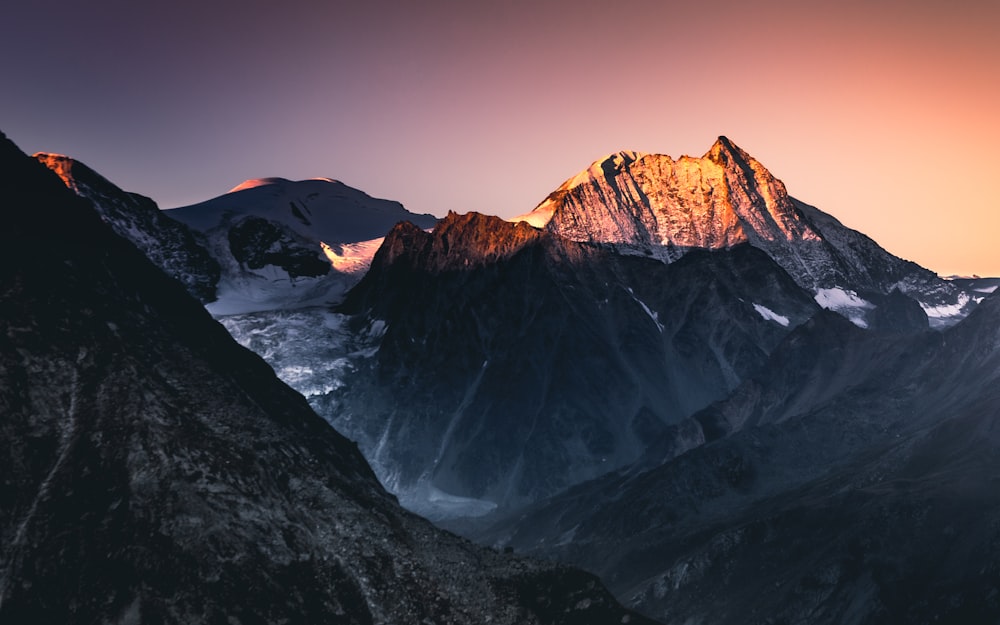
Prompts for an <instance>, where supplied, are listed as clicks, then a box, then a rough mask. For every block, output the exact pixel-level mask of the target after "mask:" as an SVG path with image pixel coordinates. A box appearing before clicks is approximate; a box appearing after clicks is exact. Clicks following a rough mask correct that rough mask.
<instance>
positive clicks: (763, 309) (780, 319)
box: [753, 304, 788, 328]
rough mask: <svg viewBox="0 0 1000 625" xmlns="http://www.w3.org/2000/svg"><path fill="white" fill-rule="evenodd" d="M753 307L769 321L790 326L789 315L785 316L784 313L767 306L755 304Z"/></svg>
mask: <svg viewBox="0 0 1000 625" xmlns="http://www.w3.org/2000/svg"><path fill="white" fill-rule="evenodd" d="M753 307H754V309H755V310H756V311H757V312H758V313H759V314H760V316H761V317H763V318H764V319H767V320H768V321H773V322H775V323H777V324H779V325H783V326H785V327H786V328H787V327H788V317H785V316H784V315H779V314H778V313H776V312H774V311H773V310H771V309H770V308H768V307H767V306H762V305H760V304H754V305H753Z"/></svg>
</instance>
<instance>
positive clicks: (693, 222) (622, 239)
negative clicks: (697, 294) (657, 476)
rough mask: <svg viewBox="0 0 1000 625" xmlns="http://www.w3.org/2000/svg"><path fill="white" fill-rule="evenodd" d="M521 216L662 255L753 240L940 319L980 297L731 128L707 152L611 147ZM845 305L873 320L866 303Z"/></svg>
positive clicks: (818, 273) (574, 235) (801, 278)
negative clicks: (836, 210)
mask: <svg viewBox="0 0 1000 625" xmlns="http://www.w3.org/2000/svg"><path fill="white" fill-rule="evenodd" d="M515 220H524V221H527V222H529V223H531V224H533V225H535V226H539V227H544V228H545V229H547V230H549V231H550V232H553V233H557V234H560V235H562V236H564V237H567V238H569V239H572V240H575V241H586V242H590V243H606V244H614V245H616V246H618V248H619V249H620V250H621V251H623V252H625V253H631V254H642V255H650V256H654V257H656V258H659V259H661V260H665V261H673V260H676V259H677V258H679V257H681V256H683V255H684V254H685V253H687V252H688V251H690V250H692V249H726V248H729V247H732V246H734V245H738V244H740V243H743V242H749V243H750V244H751V245H753V246H754V247H757V248H759V249H761V250H764V251H765V252H766V253H767V254H768V255H769V256H770V257H771V258H773V259H774V260H775V261H776V262H777V263H778V264H779V265H781V266H782V267H783V268H784V269H785V270H786V271H788V273H789V274H791V275H792V277H793V278H794V279H795V280H796V282H798V284H799V285H800V286H802V287H803V288H805V289H807V290H810V291H813V292H814V293H815V292H817V291H818V290H819V289H833V288H837V289H846V290H850V291H854V292H874V293H878V294H883V295H887V294H889V293H891V292H892V291H893V290H895V289H899V290H901V291H902V292H903V293H905V294H906V295H909V296H910V297H912V298H914V299H916V300H918V301H920V302H921V304H922V305H923V306H924V308H925V309H926V310H928V311H929V312H930V313H932V314H933V317H932V321H933V322H934V324H935V325H936V326H939V327H940V326H945V325H950V324H952V323H954V322H956V321H957V320H958V319H960V318H961V317H962V316H964V315H966V314H968V312H969V311H970V310H971V309H972V308H973V307H974V306H975V298H973V297H970V294H969V293H967V292H965V291H963V290H962V289H960V288H959V287H958V285H956V284H953V283H951V282H948V281H946V280H942V279H940V278H938V277H937V276H936V275H935V274H934V273H932V272H930V271H928V270H926V269H924V268H922V267H920V266H919V265H917V264H915V263H912V262H909V261H905V260H902V259H900V258H897V257H896V256H893V255H892V254H889V253H888V252H886V251H885V250H884V249H882V248H881V247H879V246H878V244H876V243H875V242H874V241H872V240H871V239H869V238H868V237H866V236H865V235H863V234H861V233H859V232H856V231H854V230H851V229H849V228H846V227H844V226H843V225H842V224H841V223H840V222H838V221H837V220H836V219H834V218H833V217H831V216H830V215H827V214H826V213H823V212H822V211H820V210H818V209H816V208H814V207H812V206H809V205H807V204H804V203H802V202H799V201H798V200H796V199H794V198H792V197H790V196H789V195H788V192H787V191H786V189H785V185H784V184H783V183H782V182H781V181H780V180H778V179H777V178H775V177H774V176H772V175H771V173H770V172H768V171H767V169H766V168H764V166H763V165H761V163H760V162H758V161H757V160H756V159H754V158H753V157H752V156H750V155H749V154H747V153H746V152H744V151H743V150H742V149H740V148H739V147H737V146H736V145H735V144H733V143H732V142H731V141H730V140H729V139H727V138H726V137H719V139H718V140H717V141H716V142H715V144H714V145H713V146H712V147H711V149H709V151H708V152H707V153H706V154H705V155H704V156H702V157H701V158H691V157H689V156H682V157H680V158H679V159H677V160H674V159H672V158H671V157H669V156H666V155H663V154H642V153H637V152H619V153H616V154H612V155H610V156H608V157H606V158H605V159H602V160H600V161H597V162H595V163H594V164H593V165H591V166H590V167H589V168H588V169H586V170H584V171H583V172H581V173H580V174H578V175H576V176H574V177H573V178H571V179H569V180H567V181H566V182H564V183H563V184H562V185H561V186H560V187H559V188H558V189H557V190H556V191H555V192H553V193H552V194H550V195H549V196H548V197H547V198H546V199H545V200H544V201H543V202H542V203H541V204H539V205H538V207H536V208H535V209H534V210H533V211H532V212H531V213H528V214H526V215H522V216H520V217H517V218H515ZM873 308H874V306H872V309H873ZM840 312H843V313H845V315H846V316H848V317H854V318H857V319H858V320H859V321H860V322H861V323H863V324H865V325H867V324H868V321H867V316H868V314H869V311H867V310H864V309H862V310H857V309H855V310H851V311H846V310H845V311H840Z"/></svg>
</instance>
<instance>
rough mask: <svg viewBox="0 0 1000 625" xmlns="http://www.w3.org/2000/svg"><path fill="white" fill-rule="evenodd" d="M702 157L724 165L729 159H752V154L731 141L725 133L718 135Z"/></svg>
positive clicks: (748, 160)
mask: <svg viewBox="0 0 1000 625" xmlns="http://www.w3.org/2000/svg"><path fill="white" fill-rule="evenodd" d="M702 158H705V159H708V160H710V161H712V162H713V163H716V164H719V165H725V164H726V162H727V161H729V160H736V161H743V162H746V163H749V162H750V161H753V160H754V158H753V157H752V156H750V155H749V154H748V153H747V152H746V151H744V150H743V149H742V148H740V147H739V146H738V145H736V144H735V143H733V142H732V141H731V140H730V139H729V137H727V136H725V135H719V138H718V139H716V140H715V143H713V144H712V147H711V148H709V150H708V152H706V153H705V156H703V157H702Z"/></svg>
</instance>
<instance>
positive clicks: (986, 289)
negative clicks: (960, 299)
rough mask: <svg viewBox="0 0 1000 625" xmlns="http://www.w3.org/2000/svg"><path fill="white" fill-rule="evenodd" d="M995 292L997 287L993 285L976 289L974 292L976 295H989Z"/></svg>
mask: <svg viewBox="0 0 1000 625" xmlns="http://www.w3.org/2000/svg"><path fill="white" fill-rule="evenodd" d="M996 290H997V285H995V284H994V285H993V286H987V287H983V288H981V289H976V292H977V293H987V294H989V293H992V292H994V291H996Z"/></svg>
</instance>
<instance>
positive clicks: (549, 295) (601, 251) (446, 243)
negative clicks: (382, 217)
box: [313, 213, 818, 515]
mask: <svg viewBox="0 0 1000 625" xmlns="http://www.w3.org/2000/svg"><path fill="white" fill-rule="evenodd" d="M817 309H818V307H817V306H816V304H815V302H813V301H812V300H811V298H810V297H809V295H808V294H807V293H805V292H804V291H803V290H802V289H800V288H799V287H798V286H797V285H795V283H794V282H793V281H792V280H791V278H790V277H789V276H788V275H787V274H786V273H785V272H784V271H782V270H781V268H780V267H778V266H777V265H775V264H774V262H773V261H771V260H770V259H769V258H768V257H767V256H766V255H765V254H763V253H762V252H760V251H759V250H756V249H753V248H752V247H749V246H746V245H743V246H737V247H735V248H733V249H730V250H720V251H716V252H697V253H692V254H689V255H688V256H686V257H685V258H683V259H681V260H680V261H678V262H677V263H674V264H671V265H664V264H663V263H660V262H658V261H655V260H652V259H646V258H639V257H635V256H623V255H620V254H617V253H615V252H614V251H613V250H611V249H609V248H607V247H606V246H594V245H588V244H582V243H577V242H573V241H568V240H566V239H564V238H562V237H559V236H556V235H553V234H552V233H549V232H544V231H540V230H537V229H535V228H532V227H530V226H529V225H527V224H524V223H517V224H514V223H509V222H505V221H503V220H500V219H499V218H496V217H487V216H483V215H478V214H474V213H470V214H468V215H455V214H451V215H449V216H448V217H447V218H445V219H444V220H443V221H442V222H441V223H440V224H438V226H437V227H436V228H435V229H434V231H433V232H432V233H430V234H428V233H426V232H423V231H421V230H420V229H418V228H416V227H414V226H412V225H407V224H400V225H399V226H397V227H396V228H394V229H393V231H392V232H390V234H389V235H388V236H387V237H386V239H385V242H384V243H383V246H382V248H381V249H380V250H379V252H378V253H377V254H376V256H375V260H374V262H373V264H372V268H371V270H370V271H369V273H368V274H367V275H366V276H365V278H364V279H363V280H362V282H361V283H360V284H359V285H358V286H357V287H356V288H355V289H354V290H352V291H351V293H350V294H349V296H348V299H347V300H346V302H345V304H344V306H343V307H342V308H341V309H340V310H341V311H342V312H348V313H353V314H355V315H357V316H356V318H355V320H354V321H353V324H354V326H355V328H356V329H357V331H358V334H359V335H360V336H371V340H370V341H369V342H368V343H367V344H366V345H363V346H358V348H357V352H358V353H360V354H362V356H360V357H356V358H354V359H353V360H352V361H351V363H352V364H351V367H349V368H347V372H346V373H344V374H343V375H344V377H343V378H342V379H341V384H339V385H337V386H336V388H332V389H331V390H329V392H327V393H326V394H325V395H314V396H313V403H314V405H315V406H317V408H318V410H319V411H320V412H321V414H324V415H329V418H330V419H331V420H332V422H333V423H335V424H336V425H337V427H338V428H339V429H341V430H342V431H344V432H345V433H347V434H348V435H349V436H351V437H352V438H354V439H355V440H357V441H358V442H359V444H360V445H361V447H362V449H363V450H364V452H365V453H366V454H367V457H369V458H370V459H371V461H372V463H373V466H374V467H375V470H376V472H377V473H378V474H379V476H380V478H382V479H383V481H384V482H385V483H386V484H388V485H389V487H390V488H391V489H392V490H394V492H398V493H400V495H401V497H403V500H404V503H406V504H407V505H411V506H413V507H414V508H415V509H418V510H421V512H423V513H425V514H430V515H435V514H439V513H440V511H439V510H436V509H435V506H434V504H433V500H434V499H435V498H439V499H441V500H443V501H445V502H453V501H454V499H452V498H451V497H452V496H454V497H457V498H460V499H463V500H465V501H466V502H467V503H468V504H469V506H470V507H473V508H475V509H477V510H479V511H481V510H482V509H483V508H484V507H485V508H489V507H491V506H497V505H499V506H501V507H504V506H514V505H519V504H523V503H525V502H528V501H532V500H534V499H537V498H539V497H542V496H546V495H549V494H552V493H554V492H556V491H557V490H559V489H561V488H565V487H566V486H569V485H571V484H573V483H575V482H578V481H581V480H584V479H588V478H591V477H595V476H597V475H600V474H601V473H604V472H607V471H610V470H612V469H614V468H616V467H619V466H622V465H624V464H627V463H630V462H632V461H634V460H636V459H637V458H638V457H639V456H640V455H641V454H642V453H643V451H644V450H645V448H646V446H647V445H648V443H649V442H650V441H651V440H653V439H655V438H656V437H657V436H658V435H659V434H660V433H661V432H662V431H663V430H664V429H665V428H667V427H669V426H671V425H672V424H675V423H677V422H679V421H680V420H681V419H683V418H684V417H686V416H688V415H690V414H691V413H692V412H694V411H696V410H698V409H699V408H701V407H704V406H705V405H707V404H708V403H710V402H711V401H714V400H716V399H720V398H721V397H723V396H724V395H725V394H726V393H727V392H728V391H729V390H731V389H732V388H734V387H735V386H736V385H738V384H739V382H740V381H741V380H743V379H744V378H745V377H747V376H749V375H750V374H752V373H753V372H754V371H756V370H757V368H758V367H759V366H760V365H761V364H763V362H765V360H766V358H767V355H768V354H769V353H770V350H771V349H773V347H774V346H775V345H777V343H778V342H779V341H780V340H781V338H782V337H784V336H785V335H786V334H787V333H788V331H789V330H790V329H791V328H792V327H794V326H795V325H796V324H798V323H801V322H802V321H804V320H805V319H807V318H808V317H809V316H810V315H812V314H813V313H814V312H815V311H816V310H817ZM762 310H766V311H768V312H769V313H771V314H770V316H766V315H765V314H764V313H762V312H761V311H762Z"/></svg>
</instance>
